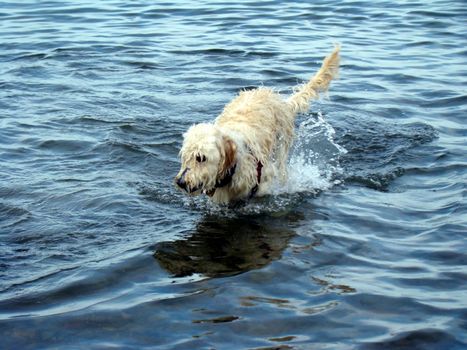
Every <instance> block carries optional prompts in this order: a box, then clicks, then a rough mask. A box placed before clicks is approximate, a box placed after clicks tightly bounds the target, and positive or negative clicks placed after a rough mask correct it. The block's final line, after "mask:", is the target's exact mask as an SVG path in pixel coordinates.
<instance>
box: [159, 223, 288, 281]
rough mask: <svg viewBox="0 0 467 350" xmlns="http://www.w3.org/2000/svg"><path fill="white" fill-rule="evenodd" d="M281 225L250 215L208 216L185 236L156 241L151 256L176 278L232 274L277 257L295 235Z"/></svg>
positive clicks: (259, 265)
mask: <svg viewBox="0 0 467 350" xmlns="http://www.w3.org/2000/svg"><path fill="white" fill-rule="evenodd" d="M281 226H283V227H281ZM284 226H285V224H284V222H283V221H282V225H281V222H279V221H275V220H273V221H269V222H268V221H267V220H254V219H252V218H251V217H250V218H235V219H227V218H219V217H216V218H214V217H210V218H209V217H208V218H204V219H203V220H202V221H201V222H199V223H198V224H197V226H196V230H195V231H194V232H193V234H192V235H190V236H188V237H186V238H185V239H181V240H177V241H173V242H161V243H158V244H157V245H156V248H155V253H154V257H155V258H156V259H157V261H158V262H159V264H160V265H161V266H162V267H163V268H164V269H165V270H167V271H168V272H170V273H171V274H173V275H174V276H176V277H184V276H189V275H191V274H195V273H196V274H202V275H205V276H209V277H222V276H229V275H235V274H239V273H242V272H245V271H249V270H252V269H258V268H261V267H263V266H265V265H267V264H269V263H270V262H271V261H273V260H277V259H279V258H280V257H281V254H282V252H283V251H284V249H285V248H286V247H287V245H288V242H289V240H290V239H291V238H292V237H293V236H294V234H295V233H294V231H293V230H292V229H290V228H288V227H284Z"/></svg>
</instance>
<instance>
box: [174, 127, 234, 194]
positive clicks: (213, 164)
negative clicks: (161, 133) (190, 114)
mask: <svg viewBox="0 0 467 350" xmlns="http://www.w3.org/2000/svg"><path fill="white" fill-rule="evenodd" d="M183 137H184V140H183V146H182V149H181V150H180V158H181V163H182V165H181V168H180V172H179V173H178V175H177V176H176V177H175V183H176V184H177V186H178V187H179V188H181V189H182V190H184V191H186V192H187V193H189V194H191V195H199V194H201V193H203V192H204V193H207V194H209V193H213V190H214V189H215V188H216V184H217V183H218V182H219V180H220V179H222V178H224V177H225V175H226V174H227V172H228V171H229V170H230V169H231V168H232V167H233V166H234V165H235V163H236V149H237V147H236V145H235V143H234V141H232V140H231V139H230V138H228V137H227V136H225V135H223V133H222V132H221V130H219V129H218V128H217V127H215V126H214V125H213V124H207V123H203V124H197V125H194V126H192V127H191V128H190V129H189V130H188V131H187V132H186V133H185V134H184V135H183Z"/></svg>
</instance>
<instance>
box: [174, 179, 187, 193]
mask: <svg viewBox="0 0 467 350" xmlns="http://www.w3.org/2000/svg"><path fill="white" fill-rule="evenodd" d="M175 183H176V184H177V186H178V187H180V188H181V189H183V190H186V181H185V178H184V177H183V176H180V177H178V178H176V179H175Z"/></svg>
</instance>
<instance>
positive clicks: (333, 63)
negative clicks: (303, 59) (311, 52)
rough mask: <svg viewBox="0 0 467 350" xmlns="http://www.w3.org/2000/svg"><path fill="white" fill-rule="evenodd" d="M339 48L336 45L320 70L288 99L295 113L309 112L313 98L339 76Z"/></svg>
mask: <svg viewBox="0 0 467 350" xmlns="http://www.w3.org/2000/svg"><path fill="white" fill-rule="evenodd" d="M339 50H340V46H339V45H336V47H335V49H334V51H333V52H332V53H331V54H330V55H329V56H327V57H326V58H325V59H324V61H323V64H322V65H321V68H320V70H319V71H318V72H317V73H316V74H315V75H314V76H313V78H311V80H310V81H309V82H308V83H306V84H304V85H302V86H300V87H299V88H298V89H297V91H296V92H295V93H294V94H293V95H292V96H290V98H289V99H288V100H287V102H288V103H289V105H290V106H291V107H292V110H293V112H294V113H295V114H296V113H305V112H307V111H308V108H309V107H310V102H311V100H314V99H317V98H318V97H319V93H320V92H325V91H326V90H327V89H328V88H329V84H331V80H332V79H334V78H337V74H338V72H339Z"/></svg>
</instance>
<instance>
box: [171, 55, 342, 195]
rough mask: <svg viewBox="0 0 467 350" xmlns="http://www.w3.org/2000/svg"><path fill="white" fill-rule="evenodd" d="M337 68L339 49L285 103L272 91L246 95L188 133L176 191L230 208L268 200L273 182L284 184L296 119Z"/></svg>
mask: <svg viewBox="0 0 467 350" xmlns="http://www.w3.org/2000/svg"><path fill="white" fill-rule="evenodd" d="M338 68H339V47H336V48H335V49H334V51H333V52H332V53H331V54H330V55H329V56H328V57H326V58H325V59H324V61H323V64H322V66H321V68H320V70H319V71H318V72H317V73H316V74H315V75H314V77H313V78H312V79H311V80H310V81H309V82H308V83H306V84H304V85H302V86H301V87H299V88H298V89H296V92H295V93H294V94H293V95H292V96H290V97H289V98H288V99H287V100H284V99H282V97H281V96H280V95H279V94H277V93H276V92H274V91H273V90H272V89H269V88H264V87H261V88H258V89H255V90H250V91H242V92H241V93H240V94H239V96H237V97H236V98H235V99H234V100H233V101H232V102H230V103H229V104H228V105H227V106H226V107H225V108H224V111H223V112H222V113H221V115H219V116H218V117H217V118H216V120H215V121H214V123H201V124H197V125H193V126H192V127H190V129H189V130H188V131H187V132H186V133H185V134H184V140H183V146H182V149H181V150H180V157H181V162H182V166H181V169H180V172H179V173H178V175H177V176H176V177H175V182H176V184H177V185H178V187H180V188H181V189H183V190H185V191H186V192H187V193H189V194H191V195H199V194H202V193H205V194H207V195H209V196H210V197H211V198H212V200H213V201H215V202H217V203H230V202H233V201H237V200H242V199H248V198H251V197H253V196H255V195H256V196H261V195H264V194H266V193H268V191H269V190H270V188H271V185H272V184H273V182H274V181H277V180H279V181H281V182H285V181H286V179H287V170H286V166H287V157H288V153H289V149H290V146H291V144H292V141H293V136H294V120H295V116H296V115H297V114H298V113H305V112H306V111H307V110H308V108H309V105H310V102H311V100H313V99H316V98H318V95H319V93H320V92H324V91H326V90H327V89H328V87H329V84H330V82H331V80H332V79H333V78H335V77H336V76H337V72H338Z"/></svg>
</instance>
